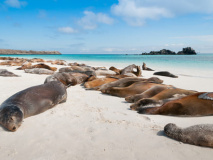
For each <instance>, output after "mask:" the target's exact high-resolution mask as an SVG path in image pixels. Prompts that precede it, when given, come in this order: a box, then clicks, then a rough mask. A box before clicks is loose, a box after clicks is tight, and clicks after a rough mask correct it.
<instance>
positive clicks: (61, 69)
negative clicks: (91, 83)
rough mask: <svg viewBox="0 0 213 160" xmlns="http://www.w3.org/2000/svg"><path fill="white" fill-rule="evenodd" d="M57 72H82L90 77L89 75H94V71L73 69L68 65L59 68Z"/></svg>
mask: <svg viewBox="0 0 213 160" xmlns="http://www.w3.org/2000/svg"><path fill="white" fill-rule="evenodd" d="M59 72H60V73H62V72H72V73H82V74H86V75H87V76H89V77H91V76H95V77H96V74H95V71H79V70H74V71H73V70H72V69H70V67H65V68H60V69H59Z"/></svg>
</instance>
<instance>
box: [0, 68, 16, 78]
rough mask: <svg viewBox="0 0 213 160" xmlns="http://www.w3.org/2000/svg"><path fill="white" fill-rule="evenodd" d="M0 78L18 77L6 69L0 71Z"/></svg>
mask: <svg viewBox="0 0 213 160" xmlns="http://www.w3.org/2000/svg"><path fill="white" fill-rule="evenodd" d="M0 76H3V77H18V75H16V74H14V73H12V72H9V71H8V70H6V69H0Z"/></svg>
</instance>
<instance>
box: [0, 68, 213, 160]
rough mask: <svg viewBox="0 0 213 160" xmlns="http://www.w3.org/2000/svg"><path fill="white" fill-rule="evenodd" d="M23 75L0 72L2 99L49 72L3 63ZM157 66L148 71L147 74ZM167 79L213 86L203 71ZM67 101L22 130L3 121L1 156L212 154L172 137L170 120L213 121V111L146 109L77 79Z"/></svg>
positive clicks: (130, 159)
mask: <svg viewBox="0 0 213 160" xmlns="http://www.w3.org/2000/svg"><path fill="white" fill-rule="evenodd" d="M0 68H2V69H4V68H5V69H8V70H9V71H12V72H14V73H15V74H18V75H20V76H21V77H0V84H1V85H0V95H1V96H0V102H1V103H2V102H3V101H4V100H6V99H7V98H8V97H9V96H11V95H13V94H14V93H16V92H18V91H20V90H23V89H26V88H28V87H31V86H34V85H39V84H42V83H43V82H44V80H45V78H46V77H47V75H34V74H27V73H24V71H19V70H14V69H15V68H16V67H5V66H1V67H0ZM152 74H153V72H148V71H147V72H145V71H143V76H144V77H151V76H152ZM160 78H161V79H163V80H164V83H165V84H172V85H175V86H176V87H180V88H184V89H192V90H197V91H213V86H212V85H211V84H212V83H210V81H211V82H212V79H204V78H198V77H183V76H180V77H179V78H177V79H174V78H167V77H160ZM67 92H68V98H67V102H66V103H63V104H59V105H57V106H56V107H55V108H53V109H50V110H48V111H46V112H44V113H42V114H39V115H36V116H33V117H29V118H26V119H24V122H23V124H22V126H21V127H20V128H19V129H18V130H17V131H16V132H8V131H6V130H5V129H4V128H2V127H0V159H1V160H13V159H14V160H23V159H31V160H58V159H61V160H66V159H67V160H70V159H72V160H99V159H102V160H117V159H123V160H141V159H150V160H155V159H156V160H159V159H173V160H185V159H193V160H200V159H205V160H208V159H209V160H210V159H212V157H213V150H212V149H211V148H205V147H198V146H193V145H189V144H183V143H180V142H178V141H175V140H172V139H170V138H168V137H166V136H165V135H164V134H163V132H162V130H163V127H164V125H166V124H167V123H170V122H172V123H176V124H177V125H179V126H181V127H187V126H190V125H195V124H202V123H212V122H213V117H212V116H207V117H193V118H189V117H188V118H187V117H171V116H158V115H157V116H156V115H154V116H153V115H141V114H137V113H136V112H135V111H131V110H129V106H130V104H129V103H126V102H125V101H124V99H123V98H118V97H113V96H108V95H104V94H101V93H100V92H98V91H86V90H85V89H84V88H83V87H82V86H80V85H77V86H74V87H70V88H68V89H67Z"/></svg>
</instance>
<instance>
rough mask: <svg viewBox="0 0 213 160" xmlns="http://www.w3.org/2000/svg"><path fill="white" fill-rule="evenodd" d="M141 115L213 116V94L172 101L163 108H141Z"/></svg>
mask: <svg viewBox="0 0 213 160" xmlns="http://www.w3.org/2000/svg"><path fill="white" fill-rule="evenodd" d="M139 112H140V113H146V114H160V115H174V116H208V115H212V114H213V93H212V92H210V93H209V92H198V93H195V94H192V95H189V96H186V97H183V98H181V99H177V100H174V101H170V102H167V103H165V104H164V105H162V106H161V107H154V108H141V109H140V110H139Z"/></svg>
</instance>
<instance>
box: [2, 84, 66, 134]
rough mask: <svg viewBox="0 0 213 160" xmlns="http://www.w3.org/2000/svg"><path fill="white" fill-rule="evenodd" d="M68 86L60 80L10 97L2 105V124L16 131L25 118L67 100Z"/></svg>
mask: <svg viewBox="0 0 213 160" xmlns="http://www.w3.org/2000/svg"><path fill="white" fill-rule="evenodd" d="M66 99H67V91H66V87H65V86H64V85H63V84H62V83H61V82H58V81H53V82H49V83H45V84H43V85H38V86H34V87H30V88H27V89H25V90H23V91H20V92H18V93H16V94H14V95H13V96H11V97H9V98H8V99H7V100H6V101H4V102H3V103H2V104H1V106H0V124H1V125H2V126H4V127H5V128H6V129H8V130H10V131H13V132H14V131H16V130H17V129H18V128H19V127H20V126H21V123H22V121H23V119H24V118H27V117H30V116H34V115H36V114H39V113H42V112H44V111H46V110H48V109H50V108H52V107H54V106H55V105H57V104H59V103H62V102H66Z"/></svg>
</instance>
